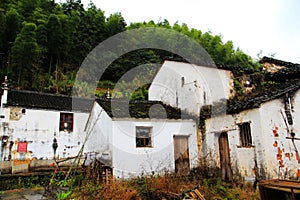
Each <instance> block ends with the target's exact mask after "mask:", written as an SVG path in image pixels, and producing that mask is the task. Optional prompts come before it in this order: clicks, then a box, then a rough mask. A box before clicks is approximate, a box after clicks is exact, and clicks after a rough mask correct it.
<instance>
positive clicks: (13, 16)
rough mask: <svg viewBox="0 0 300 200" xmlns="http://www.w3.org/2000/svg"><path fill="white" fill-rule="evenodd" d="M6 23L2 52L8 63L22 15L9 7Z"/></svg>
mask: <svg viewBox="0 0 300 200" xmlns="http://www.w3.org/2000/svg"><path fill="white" fill-rule="evenodd" d="M5 18H6V21H5V23H6V25H5V31H4V41H5V43H4V44H3V46H4V53H5V54H6V57H7V62H8V63H10V52H11V47H12V46H13V43H14V41H15V39H16V37H17V34H18V33H19V31H20V29H21V23H22V16H21V15H20V14H19V13H18V12H17V10H15V9H10V10H9V11H8V12H7V13H6V15H5Z"/></svg>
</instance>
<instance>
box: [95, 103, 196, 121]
mask: <svg viewBox="0 0 300 200" xmlns="http://www.w3.org/2000/svg"><path fill="white" fill-rule="evenodd" d="M96 102H97V103H98V104H99V105H100V106H101V107H102V108H103V109H104V110H105V112H106V113H107V114H108V115H109V116H110V117H111V118H152V119H195V116H192V115H190V114H188V113H186V112H184V111H182V110H180V109H179V108H174V107H172V106H169V105H166V104H163V103H162V102H161V101H126V100H117V99H104V98H101V99H96Z"/></svg>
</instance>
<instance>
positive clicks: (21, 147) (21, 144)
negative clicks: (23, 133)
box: [18, 142, 27, 153]
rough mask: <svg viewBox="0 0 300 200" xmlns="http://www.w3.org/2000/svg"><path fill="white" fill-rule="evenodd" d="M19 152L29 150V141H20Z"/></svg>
mask: <svg viewBox="0 0 300 200" xmlns="http://www.w3.org/2000/svg"><path fill="white" fill-rule="evenodd" d="M18 152H19V153H26V152H27V142H18Z"/></svg>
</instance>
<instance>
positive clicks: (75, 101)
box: [5, 89, 93, 113]
mask: <svg viewBox="0 0 300 200" xmlns="http://www.w3.org/2000/svg"><path fill="white" fill-rule="evenodd" d="M92 105H93V99H88V98H79V97H71V96H65V95H56V94H48V93H39V92H33V91H22V90H12V89H11V90H9V91H8V96H7V103H6V104H5V106H19V107H24V108H32V109H44V110H58V111H78V112H85V113H89V112H90V110H91V108H92Z"/></svg>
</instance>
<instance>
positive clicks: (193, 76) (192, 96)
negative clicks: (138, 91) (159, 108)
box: [149, 61, 233, 115]
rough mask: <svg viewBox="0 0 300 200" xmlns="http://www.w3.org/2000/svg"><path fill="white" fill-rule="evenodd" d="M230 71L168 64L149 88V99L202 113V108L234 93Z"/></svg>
mask: <svg viewBox="0 0 300 200" xmlns="http://www.w3.org/2000/svg"><path fill="white" fill-rule="evenodd" d="M231 78H232V74H231V72H230V71H226V70H220V69H217V68H214V67H202V66H196V65H192V64H188V63H181V62H173V61H166V62H164V64H163V65H162V67H161V69H160V70H159V72H158V73H157V75H156V76H155V78H154V80H153V82H152V84H151V86H150V88H149V100H158V101H162V102H164V103H166V104H169V105H171V106H173V107H178V108H181V109H183V110H187V111H188V112H190V113H193V114H196V115H198V114H199V111H200V108H201V106H202V105H207V104H211V103H212V102H215V101H218V100H220V99H224V98H225V99H228V98H229V96H230V95H231V93H232V91H233V82H232V79H231Z"/></svg>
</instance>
